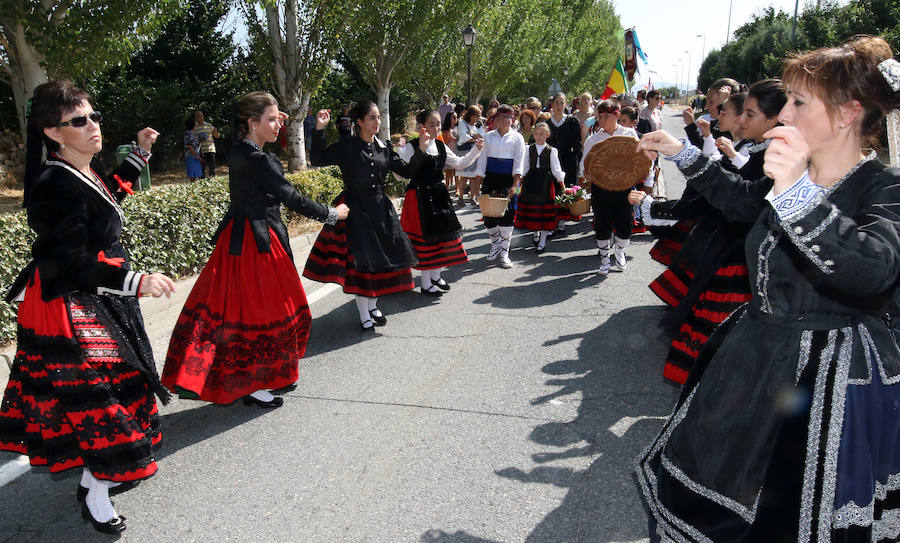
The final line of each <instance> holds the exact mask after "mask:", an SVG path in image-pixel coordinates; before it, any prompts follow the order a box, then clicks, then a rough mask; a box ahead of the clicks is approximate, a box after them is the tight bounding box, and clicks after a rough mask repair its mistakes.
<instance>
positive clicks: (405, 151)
mask: <svg viewBox="0 0 900 543" xmlns="http://www.w3.org/2000/svg"><path fill="white" fill-rule="evenodd" d="M415 153H416V149H415V148H414V147H413V146H412V144H411V143H407V144H406V145H404V146H403V147H401V148H400V149H399V150H398V151H397V155H398V156H399V157H400V158H401V159H403V162H406V163H407V164H409V159H411V158H412V156H413V155H414V154H415ZM447 154H448V155H449V154H450V153H449V151H448V152H447Z"/></svg>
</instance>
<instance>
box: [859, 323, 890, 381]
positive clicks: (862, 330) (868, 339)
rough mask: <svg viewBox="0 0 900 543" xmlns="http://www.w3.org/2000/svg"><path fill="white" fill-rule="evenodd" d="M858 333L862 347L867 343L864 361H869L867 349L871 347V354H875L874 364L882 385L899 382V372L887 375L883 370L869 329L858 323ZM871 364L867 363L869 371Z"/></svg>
mask: <svg viewBox="0 0 900 543" xmlns="http://www.w3.org/2000/svg"><path fill="white" fill-rule="evenodd" d="M859 335H860V337H862V339H863V347H866V346H867V344H868V347H869V348H868V349H866V361H867V362H868V361H869V356H868V351H869V350H870V349H871V351H872V355H874V356H875V364H876V365H877V366H878V375H879V376H880V377H881V384H882V385H885V386H887V385H896V384H897V383H900V374H898V375H895V376H893V377H888V376H887V372H885V371H884V364H882V362H881V355H880V354H878V349H876V348H875V341H874V340H873V339H872V335H871V334H870V333H869V329H868V328H867V327H866V326H865V325H864V324H862V323H860V325H859ZM871 367H872V366H871V364H870V365H869V368H870V369H869V371H870V372H871Z"/></svg>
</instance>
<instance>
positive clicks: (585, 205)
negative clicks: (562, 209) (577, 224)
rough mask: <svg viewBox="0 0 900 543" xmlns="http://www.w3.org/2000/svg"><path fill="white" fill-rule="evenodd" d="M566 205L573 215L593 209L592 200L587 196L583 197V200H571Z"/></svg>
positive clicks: (582, 213)
mask: <svg viewBox="0 0 900 543" xmlns="http://www.w3.org/2000/svg"><path fill="white" fill-rule="evenodd" d="M566 207H567V208H569V213H571V214H572V215H575V216H580V215H584V214H585V213H587V212H589V211H590V210H591V201H590V200H589V199H587V198H582V199H581V200H575V201H574V202H569V203H568V204H566Z"/></svg>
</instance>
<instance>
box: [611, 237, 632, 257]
mask: <svg viewBox="0 0 900 543" xmlns="http://www.w3.org/2000/svg"><path fill="white" fill-rule="evenodd" d="M615 240H616V241H615V243H616V252H621V253H624V252H625V248H626V247H628V244H629V243H630V242H631V238H620V237H619V236H615Z"/></svg>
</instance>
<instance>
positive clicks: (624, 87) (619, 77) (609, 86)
mask: <svg viewBox="0 0 900 543" xmlns="http://www.w3.org/2000/svg"><path fill="white" fill-rule="evenodd" d="M623 92H628V80H627V79H626V78H625V66H623V65H622V57H617V58H616V65H615V67H614V68H613V70H612V73H611V74H609V81H608V82H607V83H606V90H604V91H603V94H602V95H600V99H601V100H606V99H607V98H609V97H610V96H612V95H614V94H621V93H623Z"/></svg>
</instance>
